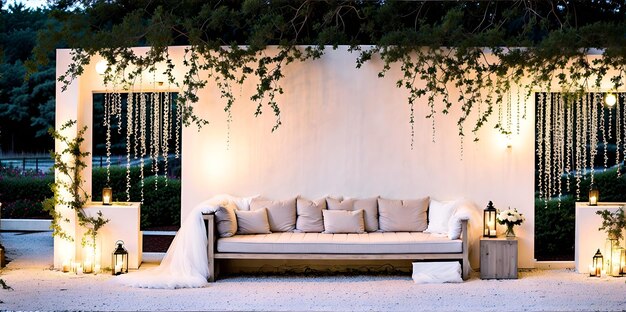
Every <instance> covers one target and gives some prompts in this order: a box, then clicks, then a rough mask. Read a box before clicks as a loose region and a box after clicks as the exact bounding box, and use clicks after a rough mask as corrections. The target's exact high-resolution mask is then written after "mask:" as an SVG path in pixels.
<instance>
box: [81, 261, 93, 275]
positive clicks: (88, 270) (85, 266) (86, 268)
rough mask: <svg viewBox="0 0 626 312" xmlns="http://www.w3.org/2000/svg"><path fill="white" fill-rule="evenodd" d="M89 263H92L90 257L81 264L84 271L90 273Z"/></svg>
mask: <svg viewBox="0 0 626 312" xmlns="http://www.w3.org/2000/svg"><path fill="white" fill-rule="evenodd" d="M91 264H92V262H91V259H86V260H85V265H84V266H83V267H84V271H85V273H91V270H92V267H91Z"/></svg>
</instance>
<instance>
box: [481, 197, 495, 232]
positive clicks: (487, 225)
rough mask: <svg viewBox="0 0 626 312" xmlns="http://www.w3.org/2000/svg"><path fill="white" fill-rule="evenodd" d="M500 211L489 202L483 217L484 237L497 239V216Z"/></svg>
mask: <svg viewBox="0 0 626 312" xmlns="http://www.w3.org/2000/svg"><path fill="white" fill-rule="evenodd" d="M497 213H498V211H497V210H496V208H495V207H494V206H493V203H492V202H491V201H489V204H488V205H487V208H485V210H484V215H483V237H496V224H497V222H496V215H497Z"/></svg>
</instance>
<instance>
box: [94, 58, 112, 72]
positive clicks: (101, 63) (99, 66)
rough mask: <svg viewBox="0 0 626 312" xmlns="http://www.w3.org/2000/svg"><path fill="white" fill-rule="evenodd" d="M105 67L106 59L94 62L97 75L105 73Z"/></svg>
mask: <svg viewBox="0 0 626 312" xmlns="http://www.w3.org/2000/svg"><path fill="white" fill-rule="evenodd" d="M107 68H109V62H107V61H106V60H100V61H98V63H96V73H98V74H99V75H104V73H106V71H107Z"/></svg>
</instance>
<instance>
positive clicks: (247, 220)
mask: <svg viewBox="0 0 626 312" xmlns="http://www.w3.org/2000/svg"><path fill="white" fill-rule="evenodd" d="M235 214H236V215H237V225H238V228H237V234H269V233H272V232H270V223H269V221H268V220H267V209H265V208H261V209H257V210H249V211H246V210H236V211H235Z"/></svg>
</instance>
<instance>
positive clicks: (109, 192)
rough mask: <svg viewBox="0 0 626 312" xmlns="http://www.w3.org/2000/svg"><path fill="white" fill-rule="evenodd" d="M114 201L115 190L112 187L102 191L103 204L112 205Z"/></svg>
mask: <svg viewBox="0 0 626 312" xmlns="http://www.w3.org/2000/svg"><path fill="white" fill-rule="evenodd" d="M112 199H113V189H111V188H110V187H108V186H107V187H105V188H103V189H102V204H103V205H110V204H111V201H112Z"/></svg>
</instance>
